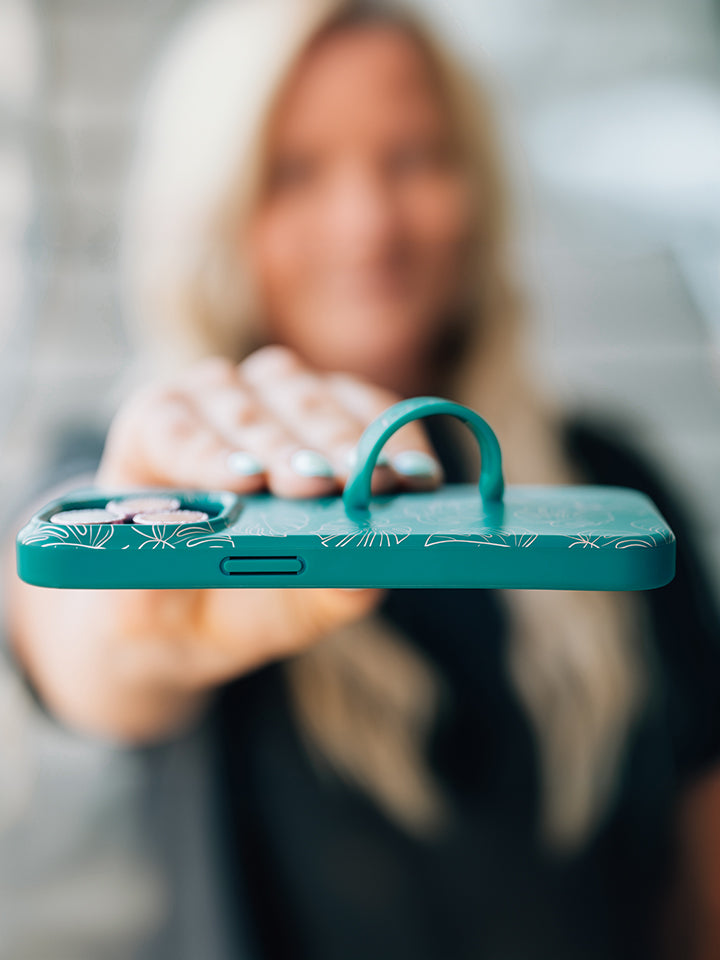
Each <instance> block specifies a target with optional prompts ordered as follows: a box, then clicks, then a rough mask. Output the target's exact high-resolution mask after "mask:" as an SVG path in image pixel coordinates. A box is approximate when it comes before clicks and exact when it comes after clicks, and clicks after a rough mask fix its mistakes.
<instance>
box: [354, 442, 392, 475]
mask: <svg viewBox="0 0 720 960" xmlns="http://www.w3.org/2000/svg"><path fill="white" fill-rule="evenodd" d="M356 461H357V447H350V449H349V450H347V451H346V452H345V463H346V466H347V467H348V469H349V470H352V469H354V467H355V463H356ZM389 463H390V458H389V457H388V455H387V454H386V453H385V451H384V450H381V451H380V453H379V454H378V456H377V460H376V461H375V466H376V467H386V466H387V465H388V464H389Z"/></svg>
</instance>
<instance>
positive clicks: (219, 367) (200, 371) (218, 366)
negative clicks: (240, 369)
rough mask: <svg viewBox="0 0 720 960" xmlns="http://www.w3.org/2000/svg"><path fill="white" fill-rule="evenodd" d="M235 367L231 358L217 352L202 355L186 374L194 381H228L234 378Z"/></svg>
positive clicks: (222, 382)
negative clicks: (210, 354) (206, 355)
mask: <svg viewBox="0 0 720 960" xmlns="http://www.w3.org/2000/svg"><path fill="white" fill-rule="evenodd" d="M235 374H236V367H235V364H234V363H233V362H232V360H229V359H228V358H227V357H223V356H221V355H219V354H213V355H212V356H209V357H203V358H202V359H201V360H198V361H197V362H196V363H195V364H194V365H193V366H192V367H191V368H190V370H189V371H188V373H187V376H188V378H189V379H191V380H192V381H193V382H196V383H200V384H203V383H207V384H212V383H218V384H224V383H230V382H232V381H233V380H234V379H235Z"/></svg>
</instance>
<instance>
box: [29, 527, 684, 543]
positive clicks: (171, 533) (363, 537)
mask: <svg viewBox="0 0 720 960" xmlns="http://www.w3.org/2000/svg"><path fill="white" fill-rule="evenodd" d="M118 526H123V527H126V528H127V526H130V525H119V524H118V525H116V524H74V525H67V526H64V525H60V524H54V523H41V524H39V525H38V526H37V527H36V528H35V529H33V530H31V531H30V532H29V533H28V534H27V535H26V536H25V537H24V539H23V541H22V542H23V543H24V544H34V543H39V544H40V545H41V546H43V547H52V546H72V547H82V548H85V549H89V550H102V549H106V548H107V544H108V542H109V541H110V540H111V539H112V537H113V534H114V532H115V529H116V527H118ZM167 528H169V530H168V529H167ZM130 529H131V530H133V532H134V533H135V534H137V535H138V536H139V537H141V538H142V542H141V543H140V544H139V545H138V550H142V549H143V548H146V547H149V548H150V549H152V550H155V549H157V548H160V549H165V548H169V549H173V550H174V549H176V548H177V547H187V548H188V549H192V548H193V547H197V546H206V547H209V548H211V549H212V548H218V549H220V548H223V547H231V548H232V547H233V546H234V545H235V540H234V538H233V537H232V536H231V535H230V534H229V533H220V532H218V531H215V530H213V529H212V527H211V526H210V524H209V523H208V524H200V525H193V526H186V525H184V524H182V525H181V524H154V525H152V526H151V527H150V530H147V529H146V528H144V527H140V526H130ZM253 533H254V534H255V535H256V536H262V535H263V533H262V530H254V531H253ZM411 533H412V530H411V528H409V527H405V528H398V527H395V529H394V530H392V529H385V528H383V527H382V526H381V527H379V528H378V527H377V526H371V527H366V528H363V529H361V530H349V531H348V530H347V529H345V530H343V531H341V532H339V533H327V534H322V533H319V534H315V536H316V537H317V538H318V539H319V540H320V542H321V544H322V546H324V547H345V546H348V545H352V546H355V547H372V546H373V545H374V544H375V543H376V541H377V545H378V546H379V547H382V546H388V547H392V546H399V545H400V544H401V543H403V542H404V541H405V540H407V538H408V537H409V536H410V535H411ZM280 535H281V534H279V533H277V532H275V533H274V536H280ZM284 536H287V534H284ZM540 536H541V534H539V533H537V532H535V531H527V530H526V531H512V532H508V533H499V532H497V531H496V532H493V533H477V534H472V533H470V534H452V533H430V534H428V535H427V536H426V538H425V542H424V544H423V546H425V547H433V546H438V545H439V544H448V543H469V544H475V545H477V546H488V547H501V548H506V549H507V548H510V547H515V548H522V549H527V548H530V547H532V546H533V545H535V544H536V543H538V538H539V537H540ZM552 539H553V540H554V541H556V542H557V540H559V539H562V540H564V541H567V548H568V549H572V548H573V547H579V548H580V549H582V550H587V549H589V550H599V549H607V548H614V549H616V550H626V549H629V548H633V547H636V548H645V549H647V548H651V547H657V546H661V545H662V544H666V543H673V542H674V540H675V535H674V534H673V533H672V531H669V530H665V529H662V528H658V529H657V531H656V532H652V533H646V535H645V536H627V535H622V536H614V537H608V536H606V535H604V534H598V533H597V531H596V530H594V531H590V532H587V533H576V534H556V535H555V536H553V537H552ZM43 541H45V542H43ZM542 545H543V543H542V540H541V541H540V543H538V546H542ZM130 546H131V545H130V544H124V545H123V546H122V547H120V548H119V549H122V550H127V549H129V548H130Z"/></svg>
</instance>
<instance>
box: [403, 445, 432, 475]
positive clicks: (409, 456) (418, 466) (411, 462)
mask: <svg viewBox="0 0 720 960" xmlns="http://www.w3.org/2000/svg"><path fill="white" fill-rule="evenodd" d="M392 465H393V467H394V469H395V470H397V471H398V473H402V474H404V475H405V476H406V477H432V476H434V475H435V474H436V473H438V470H439V467H438V463H437V461H436V460H435V459H434V457H431V456H430V454H429V453H425V451H424V450H402V451H401V452H400V453H397V454H395V456H394V457H393V458H392Z"/></svg>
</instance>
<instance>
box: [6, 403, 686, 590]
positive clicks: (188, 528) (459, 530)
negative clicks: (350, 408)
mask: <svg viewBox="0 0 720 960" xmlns="http://www.w3.org/2000/svg"><path fill="white" fill-rule="evenodd" d="M441 413H442V414H450V415H453V416H456V417H458V418H459V419H460V420H461V421H463V422H464V423H465V424H466V425H467V426H468V427H469V428H470V430H472V432H473V434H474V435H475V437H476V439H477V441H478V444H479V447H480V460H481V465H480V476H479V479H478V482H477V484H475V483H470V484H464V483H462V484H445V485H443V486H441V487H440V488H438V489H436V490H434V491H432V492H398V493H389V494H383V495H381V496H371V489H370V479H371V476H372V471H373V469H374V467H375V461H376V459H377V457H378V454H379V453H380V451H381V449H382V447H383V445H384V444H385V442H386V441H387V439H388V437H390V436H391V435H392V434H393V433H394V432H395V431H396V430H397V429H399V428H400V427H401V426H402V425H403V424H405V423H407V422H408V421H410V420H415V419H419V418H421V417H426V416H429V415H433V414H441ZM357 454H358V455H357V459H356V463H355V467H354V469H353V471H352V473H351V475H350V476H349V478H348V481H347V483H346V485H345V487H344V490H343V491H342V493H341V494H337V495H333V496H326V497H320V498H314V499H307V498H302V499H301V498H282V497H276V496H274V495H272V494H271V493H268V492H263V493H256V494H251V495H237V494H235V493H232V492H230V491H227V490H210V491H202V490H176V489H172V490H169V489H167V488H162V489H161V488H157V487H153V488H152V489H143V490H139V489H137V488H135V489H133V490H131V491H128V490H127V489H126V490H122V491H108V490H104V489H103V490H101V489H100V488H98V487H93V486H90V487H83V488H80V489H77V490H75V491H73V492H72V493H70V494H66V495H65V496H64V497H61V498H58V499H55V500H53V501H51V502H50V503H48V504H47V505H46V506H45V507H44V508H43V509H41V510H39V511H38V512H37V513H36V514H35V515H34V516H33V517H32V518H31V519H30V520H29V522H28V523H27V524H26V525H25V526H24V527H23V528H22V529H21V530H20V532H19V533H18V536H17V570H18V574H19V576H20V577H21V578H22V579H23V580H25V581H27V582H28V583H32V584H36V585H39V586H45V587H62V588H83V589H88V588H91V589H92V588H117V589H123V588H124V589H129V588H141V589H151V588H172V589H187V588H209V587H222V588H224V587H231V588H242V587H433V588H448V587H485V588H498V589H502V588H535V589H577V590H649V589H654V588H656V587H661V586H663V585H664V584H666V583H668V582H669V581H670V580H672V578H673V577H674V575H675V536H674V534H673V532H672V530H671V529H670V527H669V526H668V524H667V523H666V521H665V519H664V518H663V516H662V515H661V514H660V513H659V511H658V510H657V508H656V506H655V505H654V503H653V502H652V500H651V499H650V498H649V497H648V496H646V495H645V494H644V493H642V492H641V491H638V490H634V489H630V488H627V487H620V486H608V485H590V484H588V485H546V486H542V485H526V484H517V485H508V486H507V487H506V485H505V483H504V480H503V473H502V462H501V451H500V446H499V444H498V441H497V438H496V436H495V434H494V432H493V430H492V429H491V427H490V425H489V424H488V423H487V421H485V420H484V419H483V418H482V417H481V416H480V415H479V414H478V413H476V412H475V411H474V410H472V409H470V408H469V407H467V406H464V405H462V404H459V403H455V402H454V401H451V400H447V399H444V398H443V397H432V396H421V397H411V398H409V399H405V400H401V401H400V402H398V403H395V404H393V405H392V406H390V407H388V408H387V409H386V410H385V411H384V412H383V413H382V414H381V415H380V416H379V417H377V418H376V419H375V420H373V421H372V423H370V424H369V425H368V426H367V427H366V429H365V431H364V432H363V434H362V437H361V438H360V440H359V442H358V445H357ZM130 494H132V495H142V494H147V495H159V494H173V495H175V496H176V497H178V498H179V499H180V500H181V505H182V507H184V508H186V509H200V510H204V511H205V512H206V513H208V514H209V519H208V520H207V521H202V522H199V523H197V522H194V523H164V524H156V523H137V524H136V523H113V524H111V523H99V524H82V525H75V526H63V525H60V524H57V523H51V522H50V517H51V516H52V515H53V514H54V513H55V512H57V511H60V510H70V509H78V508H93V507H104V506H105V504H106V503H107V502H108V501H109V500H111V499H114V498H115V497H119V496H128V495H130Z"/></svg>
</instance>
